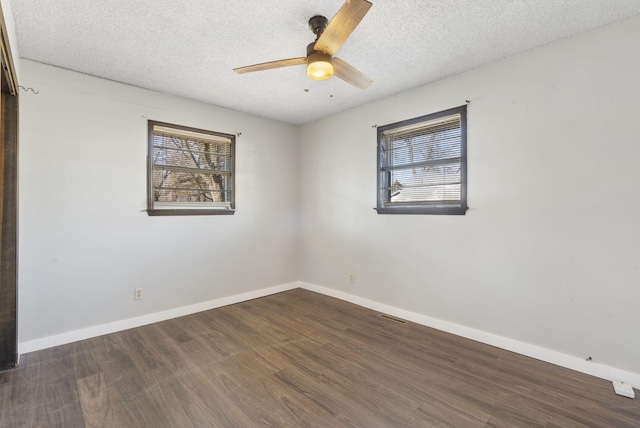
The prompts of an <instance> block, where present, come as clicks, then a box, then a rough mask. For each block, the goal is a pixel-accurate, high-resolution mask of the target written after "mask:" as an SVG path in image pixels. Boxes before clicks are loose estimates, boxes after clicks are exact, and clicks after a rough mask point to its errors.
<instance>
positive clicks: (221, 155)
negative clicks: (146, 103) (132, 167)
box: [147, 120, 235, 215]
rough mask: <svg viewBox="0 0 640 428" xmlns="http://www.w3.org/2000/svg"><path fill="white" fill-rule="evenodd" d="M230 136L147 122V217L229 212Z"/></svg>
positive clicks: (231, 210)
mask: <svg viewBox="0 0 640 428" xmlns="http://www.w3.org/2000/svg"><path fill="white" fill-rule="evenodd" d="M234 162H235V136H233V135H228V134H221V133H218V132H211V131H204V130H201V129H193V128H188V127H186V126H179V125H172V124H169V123H162V122H155V121H152V120H150V121H149V155H148V181H149V182H148V195H147V200H148V206H147V212H148V214H149V215H197V214H233V213H234V209H235V203H234V197H235V192H234V174H235V171H234V169H235V168H234Z"/></svg>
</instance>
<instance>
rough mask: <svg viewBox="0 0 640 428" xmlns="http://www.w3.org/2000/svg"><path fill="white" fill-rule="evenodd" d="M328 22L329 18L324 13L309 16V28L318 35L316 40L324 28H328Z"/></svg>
mask: <svg viewBox="0 0 640 428" xmlns="http://www.w3.org/2000/svg"><path fill="white" fill-rule="evenodd" d="M328 24H329V20H328V19H327V18H325V17H324V16H322V15H316V16H312V17H311V18H309V29H310V30H311V32H312V33H313V34H315V35H316V40H317V39H318V38H319V37H320V35H321V34H322V32H323V31H324V29H325V28H327V25H328Z"/></svg>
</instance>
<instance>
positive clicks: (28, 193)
mask: <svg viewBox="0 0 640 428" xmlns="http://www.w3.org/2000/svg"><path fill="white" fill-rule="evenodd" d="M22 84H23V85H25V86H30V87H33V88H34V89H36V90H37V91H39V93H38V94H37V95H36V94H33V93H32V92H23V93H22V94H21V100H20V101H21V105H20V107H21V111H20V121H21V122H20V130H21V135H20V165H19V167H20V219H19V220H20V236H19V239H20V252H19V260H20V271H19V275H20V288H19V307H18V311H19V326H18V330H19V341H20V342H21V343H23V342H26V341H33V340H36V339H40V338H45V337H48V336H51V335H57V334H62V333H65V332H71V331H75V330H79V329H85V328H87V327H90V326H97V325H104V324H108V323H113V322H116V321H121V320H126V319H130V318H133V317H140V316H142V315H145V314H152V313H156V312H160V311H166V310H169V309H172V308H178V307H183V306H187V305H193V304H197V303H200V302H205V301H208V300H213V299H219V298H223V297H226V296H232V295H238V294H241V293H247V292H250V291H254V290H258V289H262V288H265V287H270V286H275V285H280V284H286V283H290V282H292V281H295V280H297V279H298V260H297V257H298V254H297V204H298V200H297V195H298V188H297V177H298V169H297V162H298V148H297V141H298V130H297V128H296V127H294V126H292V125H287V124H283V123H279V122H275V121H270V120H266V119H261V118H256V117H253V116H249V115H246V114H242V113H238V112H233V111H228V110H223V109H219V108H216V107H212V106H210V105H205V104H201V103H197V102H193V101H188V100H184V99H180V98H176V97H171V96H168V95H163V94H159V93H155V92H150V91H146V90H142V89H139V88H135V87H131V86H126V85H123V84H120V83H116V82H111V81H107V80H102V79H98V78H94V77H90V76H86V75H82V74H78V73H74V72H71V71H67V70H63V69H59V68H55V67H50V66H46V65H42V64H39V63H35V62H31V61H23V62H22ZM205 90H207V89H206V88H203V91H205ZM147 119H153V120H158V121H164V122H170V123H177V124H180V125H186V126H192V127H196V128H203V129H209V130H214V131H219V132H225V133H238V132H241V133H242V135H241V136H240V137H238V138H237V151H236V153H237V156H236V158H237V161H236V169H237V179H236V186H237V192H236V205H237V212H236V213H235V215H232V216H180V217H149V216H148V215H147V214H146V212H145V211H144V210H145V209H146V183H147V181H146V154H147ZM136 287H142V288H143V289H144V299H143V300H140V301H134V300H133V289H134V288H136Z"/></svg>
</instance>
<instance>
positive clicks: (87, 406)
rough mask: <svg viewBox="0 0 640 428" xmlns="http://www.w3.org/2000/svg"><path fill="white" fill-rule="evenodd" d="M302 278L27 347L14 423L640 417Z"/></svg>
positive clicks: (8, 379)
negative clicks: (270, 291) (234, 300)
mask: <svg viewBox="0 0 640 428" xmlns="http://www.w3.org/2000/svg"><path fill="white" fill-rule="evenodd" d="M380 315H381V314H379V313H376V312H375V311H371V310H369V309H366V308H362V307H359V306H355V305H352V304H350V303H347V302H344V301H340V300H337V299H333V298H331V297H327V296H323V295H319V294H316V293H313V292H309V291H306V290H301V289H296V290H291V291H288V292H284V293H280V294H275V295H272V296H268V297H264V298H261V299H255V300H251V301H248V302H242V303H238V304H235V305H230V306H226V307H223V308H217V309H214V310H210V311H205V312H201V313H198V314H192V315H188V316H185V317H180V318H176V319H173V320H169V321H165V322H161V323H156V324H152V325H147V326H143V327H140V328H136V329H131V330H126V331H122V332H119V333H114V334H109V335H105V336H101V337H96V338H92V339H89V340H85V341H81V342H76V343H72V344H68V345H63V346H59V347H55V348H50V349H46V350H43V351H38V352H34V353H30V354H26V355H23V356H21V364H20V367H19V368H17V369H14V370H11V371H8V372H3V373H0V426H1V427H5V426H7V427H49V426H52V427H56V426H60V427H85V426H86V427H118V428H119V427H153V428H156V427H248V428H251V427H265V426H273V427H323V428H324V427H332V428H333V427H336V428H339V427H366V428H375V427H394V428H395V427H434V426H452V427H472V428H473V427H509V428H513V427H535V426H539V427H546V428H551V427H565V428H566V427H585V426H588V427H607V428H608V427H616V428H617V427H636V428H637V427H638V426H640V400H637V399H636V400H629V399H627V398H623V397H619V396H616V395H615V394H614V393H613V391H612V388H611V383H610V382H607V381H604V380H602V379H596V378H593V377H591V376H588V375H585V374H582V373H576V372H573V371H571V370H567V369H564V368H562V367H558V366H554V365H551V364H548V363H544V362H542V361H537V360H533V359H530V358H527V357H524V356H521V355H517V354H514V353H511V352H507V351H504V350H500V349H498V348H495V347H492V346H489V345H485V344H482V343H478V342H474V341H472V340H469V339H464V338H461V337H457V336H453V335H451V334H448V333H445V332H442V331H438V330H434V329H431V328H428V327H424V326H420V325H417V324H413V323H410V322H407V323H401V322H396V321H393V320H391V319H388V318H384V317H381V316H380Z"/></svg>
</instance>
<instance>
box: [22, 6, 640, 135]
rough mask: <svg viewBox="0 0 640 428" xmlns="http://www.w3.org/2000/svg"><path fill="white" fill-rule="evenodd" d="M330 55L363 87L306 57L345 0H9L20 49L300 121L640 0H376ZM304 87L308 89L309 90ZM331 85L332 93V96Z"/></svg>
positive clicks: (600, 20) (581, 27) (624, 10)
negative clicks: (322, 72) (309, 66)
mask: <svg viewBox="0 0 640 428" xmlns="http://www.w3.org/2000/svg"><path fill="white" fill-rule="evenodd" d="M371 1H372V2H373V7H372V8H371V10H370V11H369V13H368V14H367V16H365V18H364V20H363V21H362V22H361V24H360V25H359V26H358V27H357V28H356V30H355V31H354V32H353V34H352V35H351V37H350V38H349V39H348V40H347V41H346V43H345V44H344V45H343V46H342V47H341V48H340V50H339V51H338V53H337V54H336V56H338V57H340V58H342V59H343V60H345V61H347V62H348V63H350V64H351V65H353V66H355V67H356V68H358V69H359V70H361V71H362V72H364V73H365V74H367V75H368V76H369V77H371V78H372V79H373V81H374V83H373V85H372V86H370V87H369V88H367V89H365V90H360V89H356V88H354V87H352V86H350V85H348V84H346V83H344V82H343V81H341V80H339V79H336V78H333V79H330V80H327V81H321V82H317V81H310V80H308V79H307V78H306V75H305V69H304V66H296V67H289V68H280V69H275V70H269V71H261V72H256V73H250V74H244V75H238V74H236V73H234V72H233V71H232V69H233V68H236V67H240V66H245V65H250V64H255V63H259V62H265V61H272V60H277V59H283V58H291V57H297V56H305V54H306V51H305V48H306V45H307V44H308V43H310V42H312V41H313V40H314V35H313V34H312V33H311V31H309V29H308V27H307V20H308V19H309V18H310V17H311V16H313V15H317V14H321V15H325V16H326V17H327V18H329V19H331V18H332V17H333V15H334V14H335V13H336V12H337V10H338V9H339V8H340V6H341V5H342V3H343V2H344V0H235V1H216V0H191V1H176V0H134V1H132V0H37V1H35V0H11V7H12V9H13V13H14V15H15V21H16V32H17V37H18V48H19V51H20V54H21V56H22V57H23V58H27V59H31V60H34V61H39V62H43V63H46V64H52V65H55V66H59V67H63V68H67V69H71V70H75V71H79V72H82V73H86V74H91V75H94V76H99V77H103V78H107V79H111V80H116V81H120V82H124V83H128V84H131V85H135V86H140V87H143V88H148V89H152V90H156V91H161V92H166V93H170V94H175V95H179V96H182V97H186V98H191V99H195V100H199V101H204V102H207V103H210V104H214V105H218V106H221V107H226V108H229V109H233V110H239V111H243V112H248V113H251V114H255V115H258V116H263V117H267V118H271V119H277V120H281V121H285V122H289V123H293V124H302V123H306V122H310V121H313V120H316V119H319V118H321V117H324V116H328V115H331V114H334V113H337V112H340V111H343V110H346V109H348V108H351V107H354V106H357V105H361V104H365V103H368V102H371V101H373V100H376V99H380V98H383V97H386V96H389V95H392V94H395V93H398V92H401V91H404V90H407V89H411V88H414V87H417V86H421V85H424V84H426V83H429V82H433V81H435V80H439V79H442V78H444V77H447V76H450V75H453V74H457V73H460V72H462V71H465V70H468V69H471V68H475V67H478V66H480V65H483V64H487V63H490V62H493V61H496V60H499V59H502V58H505V57H508V56H511V55H514V54H516V53H519V52H522V51H525V50H529V49H532V48H535V47H538V46H541V45H544V44H547V43H549V42H552V41H554V40H557V39H560V38H564V37H567V36H570V35H573V34H576V33H579V32H583V31H587V30H589V29H592V28H594V27H598V26H601V25H604V24H608V23H611V22H614V21H618V20H621V19H625V18H628V17H630V16H632V15H636V14H638V13H640V0H485V1H480V0H371ZM305 88H309V89H310V91H309V92H305V91H304V89H305ZM331 92H333V97H330V96H329V95H330V94H331Z"/></svg>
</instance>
